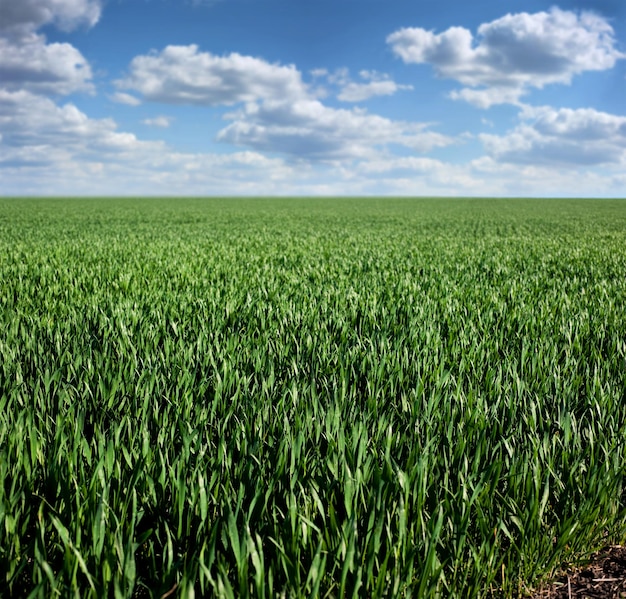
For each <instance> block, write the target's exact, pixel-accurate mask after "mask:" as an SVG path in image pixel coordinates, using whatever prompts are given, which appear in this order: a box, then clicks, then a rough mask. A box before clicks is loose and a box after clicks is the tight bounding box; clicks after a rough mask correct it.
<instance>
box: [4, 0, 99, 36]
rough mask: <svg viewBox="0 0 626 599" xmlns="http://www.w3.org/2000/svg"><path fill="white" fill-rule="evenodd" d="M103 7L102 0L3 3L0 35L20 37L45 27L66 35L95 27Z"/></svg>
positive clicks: (7, 1) (46, 0) (11, 1)
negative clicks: (58, 29) (52, 26)
mask: <svg viewBox="0 0 626 599" xmlns="http://www.w3.org/2000/svg"><path fill="white" fill-rule="evenodd" d="M101 4H102V3H101V1H100V0H0V32H1V33H2V34H3V35H11V36H18V37H21V36H22V35H25V34H29V33H32V32H34V31H35V30H37V29H39V27H41V26H42V25H46V24H52V25H55V26H56V27H59V28H60V29H63V30H65V31H70V30H72V29H75V28H77V27H80V26H87V27H93V25H95V24H96V23H97V22H98V19H99V18H100V13H101Z"/></svg>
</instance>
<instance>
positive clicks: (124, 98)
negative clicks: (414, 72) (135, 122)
mask: <svg viewBox="0 0 626 599" xmlns="http://www.w3.org/2000/svg"><path fill="white" fill-rule="evenodd" d="M109 99H110V100H111V101H112V102H116V103H117V104H126V105H127V106H139V105H140V104H141V100H140V99H139V98H136V97H135V96H132V95H131V94H125V93H124V92H115V93H114V94H111V95H110V96H109Z"/></svg>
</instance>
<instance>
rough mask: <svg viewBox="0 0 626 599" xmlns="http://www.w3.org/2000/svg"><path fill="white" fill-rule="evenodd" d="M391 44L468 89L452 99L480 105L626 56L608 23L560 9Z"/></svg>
mask: <svg viewBox="0 0 626 599" xmlns="http://www.w3.org/2000/svg"><path fill="white" fill-rule="evenodd" d="M387 43H389V44H390V45H391V47H392V49H393V51H394V52H395V53H396V54H397V55H398V56H399V57H400V58H402V60H403V61H404V62H406V63H416V64H420V63H427V64H431V65H432V66H433V67H434V69H435V71H436V73H437V74H438V75H439V76H440V77H444V78H449V79H454V80H456V81H458V82H460V83H461V84H463V85H464V86H466V88H465V89H461V90H459V91H456V92H453V94H452V97H453V98H455V99H463V100H466V101H468V102H472V103H474V104H476V105H478V106H480V107H488V106H491V105H492V104H501V103H516V102H517V101H519V98H520V97H521V96H522V95H523V94H525V93H527V92H528V91H529V89H530V88H533V87H534V88H542V87H544V86H545V85H547V84H551V83H564V84H567V83H570V82H571V80H572V78H573V77H574V76H575V75H578V74H580V73H583V72H585V71H599V70H606V69H610V68H612V67H613V66H614V64H615V62H616V61H617V60H619V59H621V58H624V57H626V55H624V54H623V53H621V52H619V51H618V50H617V48H616V47H615V39H614V35H613V29H612V27H611V26H610V24H609V23H608V21H606V20H605V19H603V18H602V17H599V16H597V15H594V14H591V13H585V12H583V13H581V14H577V13H574V12H570V11H563V10H559V9H558V8H553V9H551V10H550V11H549V12H538V13H534V14H528V13H518V14H508V15H506V16H505V17H502V18H500V19H497V20H495V21H492V22H490V23H485V24H483V25H481V26H480V27H479V28H478V35H477V37H476V38H474V36H473V35H472V33H471V32H470V31H469V30H468V29H465V28H463V27H451V28H450V29H448V30H447V31H444V32H443V33H439V34H435V33H433V32H432V31H426V30H425V29H421V28H404V29H400V30H398V31H396V32H394V33H392V34H391V35H390V36H389V37H388V38H387ZM475 88H478V89H475Z"/></svg>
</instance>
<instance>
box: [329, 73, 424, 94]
mask: <svg viewBox="0 0 626 599" xmlns="http://www.w3.org/2000/svg"><path fill="white" fill-rule="evenodd" d="M360 76H361V78H362V79H365V80H366V81H367V83H355V82H353V81H349V82H347V83H345V84H344V85H343V88H342V90H341V92H340V93H339V95H338V96H337V98H338V99H339V100H341V101H342V102H363V101H365V100H368V99H369V98H373V97H375V96H392V95H393V94H395V93H396V92H398V91H400V90H410V89H413V86H412V85H400V84H398V83H396V82H395V81H393V80H392V79H391V78H390V77H389V76H388V75H385V74H381V73H377V72H375V71H361V72H360Z"/></svg>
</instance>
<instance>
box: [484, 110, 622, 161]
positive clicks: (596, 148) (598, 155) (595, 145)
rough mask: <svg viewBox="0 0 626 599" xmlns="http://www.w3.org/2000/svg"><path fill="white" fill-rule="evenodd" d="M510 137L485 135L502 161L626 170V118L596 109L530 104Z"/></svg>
mask: <svg viewBox="0 0 626 599" xmlns="http://www.w3.org/2000/svg"><path fill="white" fill-rule="evenodd" d="M520 119H521V121H522V122H521V123H520V124H519V125H518V126H517V127H515V129H513V130H512V131H510V132H508V133H507V134H506V135H492V134H483V135H481V136H480V139H481V140H482V142H483V144H484V146H485V149H486V151H487V153H488V154H489V155H490V156H491V157H492V158H493V159H494V160H496V161H497V162H501V163H511V164H529V165H541V166H558V167H570V168H579V167H581V166H584V167H592V166H598V165H621V166H622V167H626V117H624V116H617V115H613V114H608V113H606V112H599V111H597V110H594V109H592V108H583V109H577V110H573V109H569V108H561V109H555V108H551V107H549V106H542V107H530V106H525V107H524V108H523V110H522V112H521V113H520Z"/></svg>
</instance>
